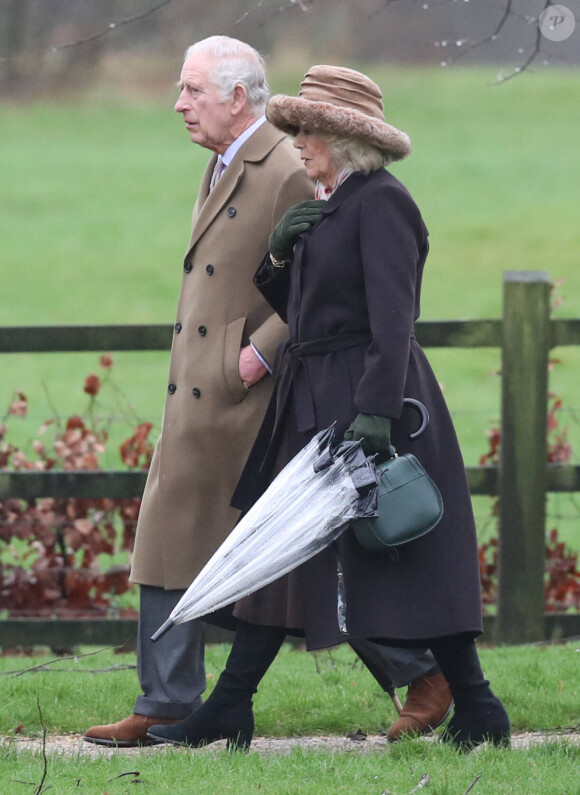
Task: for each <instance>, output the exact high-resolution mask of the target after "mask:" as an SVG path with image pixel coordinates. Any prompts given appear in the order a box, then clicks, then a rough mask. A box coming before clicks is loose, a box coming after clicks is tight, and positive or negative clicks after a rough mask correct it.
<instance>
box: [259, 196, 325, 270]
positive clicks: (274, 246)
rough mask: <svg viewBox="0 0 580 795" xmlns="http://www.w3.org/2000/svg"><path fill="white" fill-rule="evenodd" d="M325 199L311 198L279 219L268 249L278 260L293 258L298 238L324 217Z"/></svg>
mask: <svg viewBox="0 0 580 795" xmlns="http://www.w3.org/2000/svg"><path fill="white" fill-rule="evenodd" d="M325 204H326V202H325V201H322V200H317V199H309V200H308V201H304V202H301V203H300V204H297V205H296V206H295V207H291V208H290V209H289V210H288V211H287V212H286V213H285V214H284V215H283V216H282V218H281V219H280V220H279V221H278V223H277V224H276V226H275V227H274V229H273V231H272V234H271V235H270V239H269V240H268V250H269V251H270V254H272V256H273V257H275V258H276V259H277V260H290V259H292V251H293V249H294V243H295V242H296V238H297V237H298V235H300V234H301V233H302V232H305V231H306V230H307V229H308V227H309V226H312V225H313V224H315V223H316V222H317V221H318V220H319V219H320V218H321V217H322V210H323V208H324V205H325Z"/></svg>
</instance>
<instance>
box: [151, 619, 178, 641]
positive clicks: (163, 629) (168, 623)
mask: <svg viewBox="0 0 580 795" xmlns="http://www.w3.org/2000/svg"><path fill="white" fill-rule="evenodd" d="M172 626H174V622H173V621H172V620H171V619H170V618H168V619H167V621H166V622H165V623H164V624H162V625H161V626H160V627H159V629H158V630H157V631H156V632H154V633H153V635H151V640H152V641H153V643H157V641H158V640H159V638H162V637H163V635H165V633H166V632H169V630H170V629H171V627H172Z"/></svg>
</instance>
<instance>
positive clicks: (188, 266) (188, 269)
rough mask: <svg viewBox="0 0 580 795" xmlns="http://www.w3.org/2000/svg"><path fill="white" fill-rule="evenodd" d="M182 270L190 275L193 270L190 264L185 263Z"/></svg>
mask: <svg viewBox="0 0 580 795" xmlns="http://www.w3.org/2000/svg"><path fill="white" fill-rule="evenodd" d="M183 270H184V271H185V272H186V273H191V271H192V270H193V265H192V264H191V262H186V263H185V265H184V266H183Z"/></svg>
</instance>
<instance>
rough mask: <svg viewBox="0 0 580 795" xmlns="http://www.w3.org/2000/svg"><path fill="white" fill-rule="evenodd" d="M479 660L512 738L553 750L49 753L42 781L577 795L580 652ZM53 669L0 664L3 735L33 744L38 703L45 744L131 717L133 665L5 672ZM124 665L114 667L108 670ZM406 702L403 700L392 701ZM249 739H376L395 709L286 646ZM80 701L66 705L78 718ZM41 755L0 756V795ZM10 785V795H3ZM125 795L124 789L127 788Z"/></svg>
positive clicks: (422, 747)
mask: <svg viewBox="0 0 580 795" xmlns="http://www.w3.org/2000/svg"><path fill="white" fill-rule="evenodd" d="M226 654H227V647H226V646H213V647H210V648H209V649H208V653H207V675H208V688H210V689H211V687H212V685H213V683H214V682H215V680H216V677H217V675H218V673H219V671H220V670H221V668H222V667H223V664H224V661H225V658H226ZM481 657H482V664H483V667H484V670H485V672H486V675H487V676H488V677H489V678H490V680H491V681H492V683H493V686H494V688H495V689H496V691H497V693H498V694H499V695H500V696H501V698H502V699H503V700H504V701H505V704H506V707H507V709H508V711H509V713H510V716H511V719H512V724H513V727H514V731H515V732H522V731H536V730H543V731H549V732H556V733H557V732H562V736H561V738H560V739H559V740H557V741H555V742H550V743H548V744H547V745H546V746H544V747H538V748H533V749H529V750H512V751H498V750H495V749H480V750H479V751H478V752H477V753H475V754H471V755H468V756H466V755H462V754H458V753H456V752H455V751H454V750H452V749H451V748H448V747H444V746H441V745H440V744H437V743H425V742H422V741H406V742H403V743H401V744H399V745H395V746H391V747H389V748H388V749H386V750H385V751H383V752H373V753H372V754H369V755H368V756H367V755H364V756H359V755H358V754H357V753H351V754H344V755H341V754H337V753H331V752H321V751H319V752H314V751H305V752H303V751H300V750H295V751H293V752H292V753H291V754H290V755H289V756H287V757H280V756H275V757H270V758H263V757H259V756H258V755H257V754H252V753H250V755H249V756H244V755H241V754H235V755H233V756H232V757H230V756H228V755H227V754H226V753H225V752H217V754H216V755H214V754H213V753H212V754H206V753H196V752H191V751H187V750H184V749H169V750H168V751H165V750H164V749H154V751H153V753H151V754H145V753H144V754H142V755H138V756H137V757H133V756H131V757H128V756H127V755H126V754H124V753H123V752H121V751H120V752H118V753H116V754H115V755H114V756H113V757H112V759H110V760H109V759H107V758H102V759H100V760H93V761H91V760H87V759H86V758H84V757H81V756H77V755H73V756H72V758H67V757H54V756H51V758H50V760H49V763H48V775H47V779H46V782H45V783H46V784H47V785H50V786H51V787H53V789H52V790H51V791H54V792H55V793H58V794H59V795H60V793H65V792H69V791H70V792H72V791H75V792H78V791H79V789H78V788H79V787H80V788H81V791H84V792H90V793H102V792H109V793H115V792H127V791H129V790H128V789H127V784H128V783H130V779H131V777H129V776H128V777H126V778H124V779H123V778H121V779H115V777H116V776H119V775H120V774H122V773H127V772H129V771H139V773H134V778H139V779H141V780H142V783H143V784H144V786H143V787H142V789H143V791H145V792H151V793H157V792H171V793H190V792H196V793H197V792H200V793H212V795H213V793H216V792H237V793H251V792H264V793H300V792H302V793H312V794H313V795H314V794H315V793H335V792H345V793H357V794H358V793H369V794H372V795H375V794H376V795H381V793H384V792H386V791H387V790H388V791H390V792H391V793H398V795H403V794H405V795H406V793H408V792H410V790H411V789H412V788H413V787H414V786H416V785H417V784H418V782H419V780H420V779H421V777H422V776H423V775H424V774H428V775H429V776H430V777H431V782H430V785H429V787H428V788H427V790H426V791H427V792H433V793H437V795H458V793H465V792H466V791H467V788H468V787H469V786H470V784H472V783H473V782H474V780H475V779H476V778H477V777H478V776H480V778H479V779H478V782H477V786H474V792H475V793H477V792H480V793H482V795H483V793H485V795H492V794H493V795H495V793H506V795H507V793H510V795H511V793H517V794H518V795H519V794H520V793H521V795H529V793H542V794H543V795H546V794H548V793H549V794H550V795H551V794H552V793H553V795H564V794H565V793H569V795H573V794H574V793H576V792H577V767H578V762H579V760H580V750H579V748H578V746H574V745H572V744H571V743H569V742H568V741H567V739H566V735H565V732H566V730H569V729H573V728H576V729H578V726H579V723H578V721H579V714H578V703H579V699H580V680H579V677H578V649H577V644H573V643H568V644H565V645H562V646H549V647H537V646H527V647H517V648H515V647H504V648H501V649H486V648H484V649H482V650H481ZM47 659H51V658H50V656H47V657H44V658H42V657H40V658H39V657H34V658H24V659H23V658H13V657H8V658H6V657H4V658H0V681H1V682H2V688H1V690H0V735H10V734H12V733H13V732H14V730H15V729H16V727H17V726H20V727H21V728H20V733H21V735H24V736H36V737H38V736H41V733H42V727H41V725H40V721H39V716H38V708H37V700H38V703H40V705H41V709H42V713H43V720H44V725H45V727H46V730H47V732H48V734H49V735H50V734H66V733H69V732H70V733H73V734H78V733H80V732H82V731H83V730H84V729H86V728H87V727H88V726H89V725H91V724H94V723H95V722H106V721H109V720H117V719H119V718H120V717H122V716H124V715H126V714H128V712H129V711H130V710H131V707H132V705H133V701H134V698H135V695H136V693H137V683H136V676H135V672H134V671H133V670H122V667H123V666H126V665H130V664H134V662H135V658H134V655H113V653H112V652H110V651H109V652H101V653H99V654H98V655H96V656H91V657H80V658H79V660H78V662H75V661H71V660H62V661H60V662H59V663H58V664H56V665H54V666H51V669H52V670H51V671H50V672H48V671H44V672H38V673H26V674H24V675H21V676H15V675H14V674H12V675H11V674H8V673H3V672H7V671H13V672H15V671H18V670H22V669H24V668H29V667H31V666H33V665H35V664H38V663H40V662H43V661H46V660H47ZM113 666H119V668H117V669H116V670H108V671H104V670H103V669H107V668H112V667H113ZM400 695H401V696H402V697H404V692H403V691H402V692H401V694H400ZM254 704H255V715H256V736H266V737H284V736H308V735H345V734H346V733H347V732H349V731H355V730H357V729H362V730H363V731H365V732H368V733H371V734H378V733H380V732H383V731H384V730H385V729H386V728H387V727H388V726H389V724H390V723H391V722H392V721H393V720H394V718H395V712H394V708H393V707H392V705H391V703H390V700H389V699H388V697H387V696H386V695H385V694H384V693H382V691H381V690H380V689H379V688H378V687H377V685H376V683H375V682H374V680H373V679H372V677H371V676H370V674H368V672H367V671H366V669H363V668H361V666H360V663H358V662H357V661H356V658H355V656H354V654H353V652H352V651H350V650H349V649H348V648H346V647H340V648H339V649H334V650H332V652H323V653H318V654H317V655H313V654H309V653H306V652H302V651H297V650H294V649H293V648H292V647H290V646H285V647H284V648H283V650H282V652H281V653H280V655H279V656H278V658H277V659H276V661H275V663H274V665H273V666H272V668H271V670H270V671H269V672H268V674H267V675H266V677H265V679H264V681H263V683H262V686H261V687H260V691H259V693H258V695H257V696H256V698H255V700H254ZM73 705H74V708H73ZM42 770H43V761H42V757H41V756H40V754H37V755H34V754H31V753H20V754H17V753H16V750H15V747H13V748H11V747H10V745H7V746H4V747H2V748H0V780H1V781H2V782H3V786H2V792H3V793H4V792H6V793H9V795H12V793H13V792H14V793H17V792H21V791H22V792H25V791H26V790H25V789H24V788H23V787H22V785H21V784H18V783H17V782H19V781H20V782H21V781H26V782H36V783H38V782H39V781H40V777H41V775H42ZM10 787H11V788H10ZM130 789H132V788H130Z"/></svg>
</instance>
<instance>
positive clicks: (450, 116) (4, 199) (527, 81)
mask: <svg viewBox="0 0 580 795" xmlns="http://www.w3.org/2000/svg"><path fill="white" fill-rule="evenodd" d="M3 2H4V5H5V6H6V7H7V8H8V7H9V6H11V5H12V6H14V4H11V3H9V2H7V0H3ZM69 5H70V3H69ZM153 5H154V4H153V3H145V2H137V0H134V1H132V2H116V1H115V0H110V2H108V3H105V4H103V5H102V6H101V7H100V10H96V9H95V7H94V6H93V7H92V10H90V11H89V7H90V4H87V3H83V2H81V3H77V4H76V8H77V10H76V12H75V13H76V16H75V15H74V14H72V12H71V15H69V16H68V17H66V16H63V15H64V14H65V11H66V9H67V8H68V6H67V0H61V1H60V2H59V3H56V4H55V9H58V12H57V11H56V10H55V14H56V15H57V16H58V13H60V14H61V17H59V19H60V26H53V27H52V28H51V27H50V26H49V25H47V24H45V28H44V29H43V32H42V31H41V30H40V28H39V26H38V23H36V27H35V28H30V30H28V32H27V33H26V35H23V36H22V37H21V42H20V45H21V47H22V51H21V52H15V53H14V52H12V53H11V52H10V47H9V43H8V39H7V38H6V32H7V31H6V19H8V18H7V17H4V23H0V43H1V44H2V46H3V50H2V52H3V54H5V53H6V52H8V53H9V55H10V54H12V56H14V60H13V61H6V60H5V59H0V78H2V79H0V87H2V88H3V89H4V96H3V98H2V101H1V102H0V125H1V128H2V146H1V147H0V174H1V175H2V177H1V181H0V252H1V253H0V267H1V269H2V320H1V323H2V325H37V324H40V325H43V324H59V325H60V324H63V325H67V324H93V323H94V324H108V323H110V324H123V323H167V324H170V323H172V322H173V320H174V313H175V306H176V300H177V296H178V291H179V285H180V280H181V272H182V257H183V254H184V253H185V249H186V245H187V241H188V230H189V224H190V216H191V208H192V204H193V201H194V199H195V196H196V192H197V188H198V185H199V180H200V176H201V173H202V170H203V168H204V165H205V163H206V161H207V157H208V155H207V153H206V152H205V151H204V150H201V149H198V148H196V147H195V146H192V145H191V143H190V142H189V139H188V136H187V134H186V132H185V130H184V129H183V125H182V121H181V117H179V116H178V115H177V114H175V113H174V112H173V110H172V106H173V102H174V101H175V99H176V91H175V88H174V85H173V83H174V81H175V80H176V79H177V78H178V75H179V70H180V66H181V61H182V52H183V49H184V47H185V46H186V45H187V44H188V43H190V42H191V41H194V40H195V39H197V38H200V37H201V36H204V35H209V34H211V33H216V32H226V33H228V34H229V35H235V36H239V37H241V38H245V39H247V40H248V41H250V43H252V44H254V45H256V46H259V47H261V48H262V50H263V51H264V52H265V54H266V55H267V57H268V61H269V64H270V78H271V84H272V89H273V91H274V92H278V91H281V92H290V93H295V92H296V90H297V87H298V83H299V81H300V79H301V78H302V75H303V74H304V72H305V70H306V69H307V68H308V66H309V65H311V63H313V62H316V61H319V62H320V61H322V60H326V61H327V62H334V63H341V64H344V65H349V66H353V67H358V68H361V69H363V70H364V71H367V72H368V73H369V74H370V75H371V76H372V77H373V78H374V79H375V80H376V81H377V82H378V83H379V84H380V85H381V87H382V89H383V92H384V100H385V108H386V118H387V120H389V121H392V122H393V123H394V124H395V125H396V126H398V127H400V128H401V129H403V130H406V131H407V132H408V133H409V134H410V136H411V138H412V141H413V153H412V155H411V156H410V157H409V158H408V159H407V160H405V161H403V162H402V163H400V164H396V166H394V167H393V171H394V173H395V174H396V175H397V176H398V177H399V178H400V179H401V180H402V181H403V182H404V183H405V184H406V185H407V187H408V188H409V189H410V190H411V192H412V194H413V196H414V197H415V199H416V201H417V203H418V204H419V206H420V208H421V210H422V212H423V215H424V218H425V221H426V223H427V226H428V228H429V230H430V235H431V253H430V255H429V259H428V263H427V267H426V271H425V278H424V283H423V295H422V319H454V318H487V317H499V316H500V315H501V307H502V272H503V271H505V270H512V269H518V270H523V269H525V270H545V271H547V272H548V273H549V274H550V277H551V279H552V280H553V281H558V283H559V286H558V288H557V291H556V294H555V304H557V305H556V306H555V309H554V316H556V317H578V316H579V315H580V303H579V295H580V290H579V288H580V268H579V267H578V266H579V257H580V227H579V225H578V209H579V201H578V185H579V184H580V150H579V147H578V129H579V127H580V102H578V97H579V96H580V72H579V71H578V70H577V68H576V67H575V66H573V65H571V64H570V63H569V61H570V60H572V61H574V63H577V60H578V59H577V58H576V55H577V49H578V48H577V41H578V37H577V35H576V34H575V37H573V38H572V39H571V46H572V45H574V47H576V49H575V50H573V51H572V55H570V51H569V50H566V52H567V53H568V60H566V59H558V57H557V56H558V55H559V53H560V52H561V50H557V48H556V47H555V46H554V45H552V47H551V49H550V47H549V46H548V47H547V49H546V53H545V54H543V55H542V54H541V53H540V54H539V58H538V59H537V61H536V62H535V63H534V68H533V69H532V68H529V69H525V70H524V72H523V73H522V74H520V75H518V76H517V77H515V78H514V79H510V80H506V81H505V82H503V83H502V84H497V83H496V78H497V75H498V70H499V71H502V70H503V73H504V74H507V75H509V74H511V73H512V72H513V69H514V68H518V67H514V64H517V63H520V64H521V63H524V62H525V60H526V58H527V56H528V54H529V47H530V46H531V44H530V42H532V44H533V37H532V38H530V36H529V35H528V31H527V30H524V31H523V33H522V30H523V28H524V27H525V25H528V28H530V30H531V28H532V27H533V26H530V25H529V24H528V23H527V22H525V21H522V20H523V16H522V14H523V13H524V8H525V10H527V11H531V10H532V8H531V7H532V6H534V9H535V11H536V12H537V11H538V10H541V8H543V6H544V3H543V0H541V1H540V0H538V2H534V3H522V2H516V3H515V4H514V6H513V8H514V9H518V14H519V16H518V15H515V12H514V16H513V18H510V19H508V23H509V25H510V26H511V27H508V28H507V29H504V30H503V32H502V33H503V38H501V37H500V41H499V44H498V43H497V42H494V41H491V40H490V41H488V42H487V43H486V44H485V46H480V47H474V48H473V56H472V57H468V58H465V59H459V58H458V56H459V50H460V47H459V45H458V42H462V44H463V46H464V49H465V47H466V46H469V45H470V42H471V43H472V44H473V42H477V41H480V40H481V41H484V40H485V37H486V36H488V35H489V34H490V33H491V32H492V31H493V30H494V29H495V26H496V25H497V22H498V20H499V19H500V18H501V14H500V11H501V9H500V8H499V7H496V6H495V5H493V8H492V7H491V6H490V7H488V9H487V11H484V10H483V9H482V8H481V6H480V7H479V8H474V6H475V4H469V5H470V6H471V8H466V7H463V6H464V4H463V3H462V4H458V5H461V6H462V8H461V9H460V8H458V7H457V8H452V6H453V5H454V4H449V3H437V2H434V3H431V4H430V5H429V4H425V5H424V7H423V9H421V8H420V5H421V4H415V3H413V4H401V3H393V4H392V7H391V4H385V3H381V2H372V0H364V2H359V3H354V2H347V1H346V0H343V2H338V3H334V4H333V3H329V2H327V1H326V0H318V2H317V1H316V0H311V2H309V3H306V5H307V6H308V7H309V12H308V13H301V12H300V10H299V9H294V10H292V13H290V12H288V13H286V14H283V13H282V11H281V10H280V9H282V8H283V4H282V5H281V4H280V3H276V2H272V3H270V4H262V3H257V2H250V0H245V2H244V1H242V0H239V1H238V2H235V3H229V4H224V3H220V2H218V3H216V4H215V8H213V7H212V13H211V14H210V13H209V12H207V13H205V12H204V13H201V14H200V10H201V8H202V6H201V5H200V3H197V2H189V3H186V2H184V0H173V2H169V3H167V4H166V7H165V8H163V9H161V10H160V11H159V14H157V15H155V14H153V15H150V16H149V17H147V19H146V20H145V21H142V22H136V23H135V24H134V25H133V26H131V25H127V26H125V27H124V28H123V31H122V32H120V33H119V36H118V38H117V39H114V40H113V39H107V38H106V37H102V38H99V39H98V40H97V41H98V44H99V46H98V47H97V42H93V44H92V45H90V46H91V47H93V50H94V52H93V61H94V63H95V64H96V65H97V66H98V68H94V65H93V66H92V67H91V68H90V69H89V65H88V59H86V58H85V61H86V62H85V63H83V58H82V57H81V56H80V55H79V48H77V49H76V50H75V48H71V49H70V50H69V49H66V48H63V49H59V48H61V47H62V46H63V44H65V43H66V42H69V41H71V40H74V39H75V38H76V39H79V38H82V36H83V35H88V34H90V33H91V31H99V30H101V29H103V28H104V27H106V24H107V23H109V22H110V21H111V20H112V19H120V18H123V17H127V15H130V14H137V13H140V12H141V11H143V10H144V9H147V8H150V7H152V6H153ZM499 5H500V6H501V4H499ZM569 5H570V7H574V8H576V5H577V4H576V3H569ZM23 6H27V7H28V10H29V21H30V20H32V19H33V18H34V13H39V9H40V7H41V6H40V5H39V4H38V3H34V2H32V0H27V2H25V3H22V4H21V7H23ZM387 6H389V7H387ZM411 6H412V8H411ZM71 8H72V6H71ZM203 8H204V9H205V6H203ZM276 8H277V9H278V12H279V13H278V16H276V15H275V14H274V11H275V10H276ZM79 9H81V10H79ZM82 9H85V10H84V11H82ZM33 12H34V13H33ZM520 12H521V13H520ZM82 14H84V15H85V16H84V17H83V16H82ZM196 14H197V16H196ZM212 14H213V16H212ZM220 14H221V16H220ZM268 14H269V16H268ZM470 14H471V16H469V15H470ZM244 15H245V16H244ZM63 19H67V20H68V22H67V24H64V22H63V21H62V20H63ZM194 22H195V24H194ZM3 25H4V27H3ZM30 31H32V32H30ZM35 31H36V32H35ZM41 32H42V35H43V36H44V40H43V41H40V38H42V37H41ZM381 32H382V38H381ZM531 32H532V33H533V30H532V31H531ZM524 34H525V36H524ZM464 35H465V39H462V38H458V37H461V36H464ZM443 36H447V38H448V39H449V40H448V41H447V39H445V38H443ZM35 37H36V38H35ZM39 37H40V38H39ZM51 37H52V38H51ZM12 41H14V39H12ZM111 42H112V44H111ZM443 42H445V47H444V46H443ZM405 43H406V46H405ZM157 44H159V46H157ZM51 45H56V47H55V49H57V50H58V52H56V53H54V54H53V55H52V56H51V55H50V48H51ZM500 45H501V46H502V47H503V49H501V48H500V49H498V47H499V46H500ZM519 45H522V46H519ZM544 45H546V42H543V46H544ZM14 46H15V45H14V44H13V45H12V49H13V50H14ZM7 48H8V49H7ZM43 48H44V49H43ZM80 49H82V48H80ZM451 50H453V52H451ZM443 51H445V57H446V58H447V60H448V65H447V66H446V67H442V66H441V62H442V61H441V59H442V52H443ZM520 51H521V52H520ZM39 52H40V53H41V54H42V58H40V56H39V55H38V53H39ZM84 52H85V56H86V50H85V51H84ZM46 53H48V55H47V54H46ZM450 54H451V55H452V56H453V57H451V58H450V57H449V55H450ZM33 56H34V57H33ZM35 58H36V61H35ZM67 59H68V60H67ZM75 59H76V60H75ZM7 63H12V64H13V66H14V67H15V68H14V69H13V71H14V74H13V75H12V82H10V79H9V78H10V74H9V72H10V70H9V69H8V68H7ZM35 64H36V65H37V67H39V66H41V67H42V68H41V69H40V68H37V70H36V72H35V71H34V69H35ZM59 70H60V71H59ZM83 74H86V75H87V77H86V81H85V82H83V79H82V76H83ZM59 75H60V78H59V79H57V78H58V77H59ZM59 80H60V81H59ZM102 353H106V351H103V352H102ZM428 354H429V357H430V360H431V362H432V364H433V366H434V369H435V372H436V373H437V376H438V378H439V380H440V382H441V383H442V385H443V387H444V390H445V394H446V397H447V400H448V403H449V406H450V408H451V410H452V413H453V415H454V419H455V421H456V425H457V429H458V433H459V437H460V441H461V444H462V447H463V450H464V455H465V459H466V463H467V464H469V465H474V464H477V462H478V460H479V457H480V456H481V454H482V453H484V452H485V451H486V449H487V438H486V431H487V430H488V429H489V428H490V427H491V426H492V425H494V424H497V422H498V420H499V391H500V379H499V378H498V376H497V372H498V370H499V368H500V361H499V351H498V350H487V349H485V350H478V349H475V350H460V349H449V350H432V351H428ZM113 356H114V360H115V366H114V370H113V374H112V378H113V380H114V383H115V385H116V389H114V390H111V389H109V390H108V391H104V392H103V394H102V395H101V396H100V409H99V410H100V411H102V412H103V414H104V415H106V416H108V417H110V418H113V419H114V421H113V422H112V425H111V442H110V444H109V446H108V449H107V453H106V455H105V457H104V460H103V464H104V465H107V466H112V467H116V466H118V465H119V458H118V454H117V448H118V445H119V443H120V442H121V441H122V440H123V439H125V438H126V437H127V436H128V435H129V434H130V433H131V432H132V430H133V429H134V426H135V421H136V419H137V418H139V419H140V420H143V421H150V422H152V423H153V424H154V426H155V430H156V431H158V429H159V424H160V419H161V413H162V409H163V402H164V398H165V393H166V380H167V366H168V354H166V353H123V354H113ZM553 356H554V359H557V360H558V362H557V363H556V364H555V365H554V367H553V370H552V372H551V375H550V388H551V389H552V391H553V392H555V393H557V394H558V395H560V396H561V398H562V401H563V408H562V410H561V411H560V413H559V419H560V425H561V429H562V428H564V427H566V428H568V438H569V441H570V443H571V444H572V449H573V461H574V462H575V463H578V460H579V453H580V419H579V418H580V398H579V397H578V386H579V385H580V382H579V379H578V371H579V367H580V350H578V349H574V348H563V349H560V350H555V351H554V353H553ZM98 359H99V354H97V353H95V354H45V355H22V354H18V355H12V354H2V359H1V367H2V369H1V373H2V375H1V378H0V417H2V416H3V414H4V411H5V407H6V408H7V407H8V405H9V403H10V401H11V399H12V396H13V392H14V390H18V391H21V392H23V393H24V394H25V395H26V396H27V398H28V402H29V412H28V416H27V418H26V419H22V418H18V417H11V418H10V420H9V438H10V440H11V441H12V442H13V443H15V444H18V445H19V446H23V447H24V448H25V449H27V450H30V449H31V444H32V442H33V440H34V439H35V438H38V433H37V431H38V428H39V427H40V425H41V424H42V423H43V421H44V420H46V419H47V418H48V417H50V416H53V415H54V414H55V413H58V414H60V415H61V416H64V417H66V416H69V415H70V414H72V413H83V412H85V411H86V409H87V406H88V403H89V398H88V396H87V395H85V394H84V393H83V383H84V379H85V376H86V375H87V374H88V373H90V372H95V373H98V372H99V367H98ZM100 374H102V373H100ZM128 406H130V409H129V408H128ZM533 432H534V429H530V433H533ZM475 505H476V511H477V512H478V514H479V518H480V521H479V526H480V530H481V532H483V533H484V532H485V527H486V522H487V519H488V517H489V500H487V499H484V498H479V499H477V500H475ZM549 513H550V521H551V520H552V518H554V520H555V516H556V515H559V516H563V517H564V518H563V519H561V520H560V527H561V530H562V534H563V537H564V538H565V539H566V540H568V541H569V542H570V543H573V545H574V546H575V547H576V548H579V547H580V537H579V536H580V532H579V531H578V515H579V513H580V510H579V509H578V506H577V503H576V502H574V498H573V497H572V498H571V497H570V496H566V495H560V496H559V497H558V498H553V499H551V501H550V507H549Z"/></svg>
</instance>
